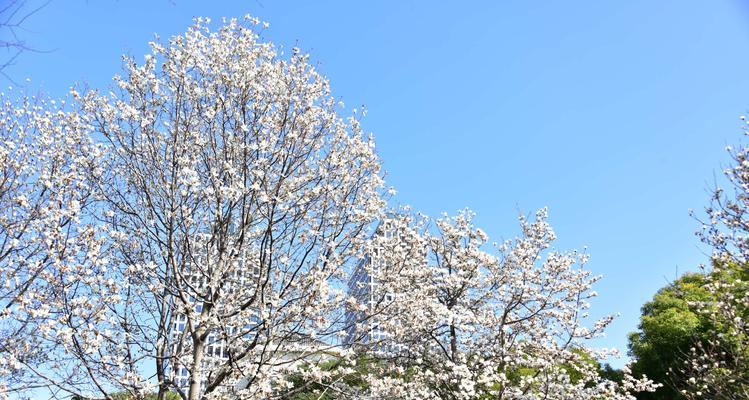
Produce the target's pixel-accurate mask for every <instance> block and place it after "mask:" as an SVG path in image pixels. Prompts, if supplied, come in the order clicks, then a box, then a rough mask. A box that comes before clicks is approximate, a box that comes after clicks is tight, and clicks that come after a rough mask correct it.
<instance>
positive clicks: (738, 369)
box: [674, 117, 749, 399]
mask: <svg viewBox="0 0 749 400" xmlns="http://www.w3.org/2000/svg"><path fill="white" fill-rule="evenodd" d="M742 120H745V118H744V117H742ZM745 134H749V132H748V131H745ZM726 150H727V151H728V152H729V154H730V155H731V158H732V161H733V162H732V164H731V165H729V166H728V167H727V168H726V169H725V170H724V171H723V173H724V175H725V177H726V178H727V180H728V183H729V190H728V191H726V190H724V189H722V188H720V187H718V188H716V189H715V191H714V192H713V196H712V202H711V204H710V206H709V207H707V209H706V214H707V219H706V220H705V221H703V222H702V230H701V231H700V232H698V236H699V237H700V238H701V239H702V241H703V242H704V243H706V244H708V245H710V246H711V247H712V250H713V253H712V257H711V258H712V259H711V261H712V262H711V264H712V266H713V269H712V271H710V273H708V274H706V280H707V283H706V288H707V289H708V290H709V292H710V293H711V295H712V298H713V299H714V301H711V302H702V303H695V304H693V306H694V307H695V308H696V309H698V310H700V311H701V312H702V313H704V314H705V315H706V316H707V317H708V318H710V320H711V321H712V322H713V325H714V326H716V327H720V331H719V332H718V331H716V332H715V335H714V337H712V338H711V339H710V340H707V341H700V342H696V343H695V346H694V347H693V348H692V349H690V352H689V354H686V355H685V357H683V365H679V366H676V367H675V368H674V370H675V373H678V374H679V375H680V376H684V377H685V379H686V381H687V382H688V385H687V387H685V388H680V389H681V390H682V393H683V394H684V395H685V396H686V397H687V398H690V399H703V398H704V399H707V398H709V399H746V398H749V324H748V320H749V269H747V267H746V266H747V265H749V147H746V146H741V147H740V148H738V149H734V148H732V147H730V146H729V147H727V148H726Z"/></svg>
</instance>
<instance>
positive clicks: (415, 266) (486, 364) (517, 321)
mask: <svg viewBox="0 0 749 400" xmlns="http://www.w3.org/2000/svg"><path fill="white" fill-rule="evenodd" d="M472 219H473V214H472V213H471V212H470V211H463V212H461V213H459V214H458V215H457V216H455V217H448V216H444V217H443V218H440V219H437V220H436V221H434V223H433V224H432V223H430V221H429V220H427V219H425V218H423V217H418V216H417V217H412V216H410V215H408V214H402V215H392V214H391V216H390V217H389V218H388V219H386V220H385V222H384V224H381V225H380V226H381V227H382V226H383V225H384V228H383V229H384V233H385V234H381V235H376V236H375V238H374V240H373V243H371V246H373V251H374V249H379V251H377V252H376V254H378V255H377V256H376V257H374V259H373V262H372V263H371V264H370V266H369V271H368V272H369V274H370V275H371V276H373V277H374V281H375V282H377V285H376V287H375V289H374V290H373V292H374V294H373V298H374V300H373V304H372V305H371V314H372V316H371V318H372V320H373V321H376V329H377V330H378V331H379V332H380V333H381V335H380V336H379V337H380V339H379V340H373V341H371V342H369V343H368V350H369V351H370V354H372V356H373V357H375V358H378V359H380V360H382V364H381V366H382V368H381V369H378V370H376V371H375V373H374V374H373V375H372V376H370V377H369V379H370V382H372V388H371V391H372V393H371V395H372V396H373V397H374V398H397V399H434V398H442V399H478V398H487V396H488V397H491V398H506V399H514V398H518V399H520V398H522V399H527V398H550V399H577V398H582V397H593V398H597V397H600V398H610V399H627V398H631V396H632V394H633V393H635V392H637V391H648V390H654V388H655V387H656V385H654V384H653V383H652V382H650V381H648V380H647V379H640V380H638V379H634V378H632V376H631V375H629V374H628V373H627V374H625V378H624V381H623V382H621V383H614V382H610V381H607V380H605V379H601V378H600V377H599V376H598V372H597V368H598V363H597V362H595V361H594V360H596V359H600V358H604V357H606V356H608V355H609V354H607V353H606V352H605V351H604V352H596V351H594V350H593V349H591V348H589V346H586V341H587V340H589V339H592V338H594V337H596V336H598V335H600V334H601V333H602V332H603V330H604V329H605V327H606V326H607V325H608V323H609V322H610V321H611V317H607V318H604V319H603V320H600V321H595V322H593V323H592V324H591V326H585V325H584V321H585V320H586V316H587V313H586V310H587V309H588V308H589V306H590V304H589V303H588V300H589V299H591V298H592V297H594V296H595V295H596V294H595V292H593V291H592V290H591V286H592V285H593V283H594V282H595V281H597V280H598V279H599V277H596V276H591V274H590V272H588V271H586V270H585V269H583V268H582V267H581V264H584V263H585V261H586V260H587V255H585V254H579V253H576V252H569V253H560V252H556V251H553V250H550V246H551V243H552V242H553V241H554V239H555V234H554V232H553V230H552V229H551V227H550V226H549V224H548V222H547V214H546V210H545V209H543V210H540V211H538V212H537V213H536V216H535V218H534V219H533V220H527V219H526V218H521V220H520V225H521V229H522V235H521V236H519V237H518V238H516V239H515V240H513V241H508V242H505V243H501V244H494V246H491V247H494V248H495V251H494V252H492V253H493V254H492V253H490V252H487V247H490V246H489V244H488V237H487V235H486V234H485V233H484V232H483V231H482V230H481V229H478V228H476V227H475V226H474V225H473V223H472ZM370 329H372V328H371V325H370Z"/></svg>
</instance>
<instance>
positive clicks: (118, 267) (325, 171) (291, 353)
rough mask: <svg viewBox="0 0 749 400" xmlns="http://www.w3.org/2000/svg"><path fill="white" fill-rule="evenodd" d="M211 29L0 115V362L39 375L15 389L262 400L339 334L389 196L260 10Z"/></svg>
mask: <svg viewBox="0 0 749 400" xmlns="http://www.w3.org/2000/svg"><path fill="white" fill-rule="evenodd" d="M207 24H208V21H204V20H200V19H198V20H197V23H196V25H195V26H193V27H192V28H190V29H189V30H188V31H187V32H186V33H185V34H183V35H180V36H176V37H173V38H172V39H170V40H169V41H168V42H167V43H164V44H161V43H152V44H151V48H152V53H151V54H150V55H148V56H146V58H145V62H144V63H143V64H141V65H139V64H137V63H136V62H135V60H133V59H129V58H127V59H126V61H125V73H124V75H123V76H122V77H116V78H115V83H116V88H114V89H113V90H112V91H110V92H109V93H107V94H104V95H100V94H99V93H97V92H95V91H90V92H86V93H77V92H75V91H74V92H73V96H74V97H75V99H76V100H77V103H78V104H79V112H78V113H74V114H60V115H57V114H55V115H54V117H55V118H56V120H52V121H46V120H44V118H47V117H46V116H41V117H38V116H36V115H35V114H33V111H32V115H31V116H29V117H27V116H26V115H27V111H25V110H24V109H21V110H19V111H15V110H10V111H8V112H6V114H5V115H4V120H3V123H4V124H5V125H4V129H3V139H4V140H5V139H6V136H7V140H8V141H7V143H4V144H3V146H4V147H2V153H1V154H2V155H3V157H6V158H7V159H8V160H9V161H10V162H5V159H3V161H4V162H3V163H2V165H3V168H5V169H4V171H5V175H4V176H5V177H7V179H6V180H4V181H3V182H2V191H1V192H0V194H2V196H3V197H2V200H3V211H2V212H3V214H2V215H3V220H2V224H3V229H4V230H3V231H2V235H3V236H2V237H0V240H4V242H5V243H6V244H3V247H2V254H3V255H4V258H3V263H2V267H3V271H2V273H3V275H4V276H3V278H6V277H7V278H8V281H10V282H12V283H11V284H10V287H9V288H8V289H7V292H6V293H7V294H6V295H5V298H7V303H8V307H6V308H5V309H6V310H12V312H11V313H10V314H8V312H6V314H4V318H5V319H4V324H5V326H4V329H5V330H6V331H7V333H8V335H6V336H7V337H8V339H7V340H6V342H4V343H3V348H4V349H6V350H7V349H11V352H12V354H10V355H6V354H3V358H2V359H0V366H2V372H3V373H5V376H6V377H7V376H10V375H8V373H9V372H13V371H15V370H16V369H18V370H23V372H25V373H26V375H28V371H31V375H33V376H31V377H30V378H29V380H28V381H23V382H21V381H18V385H16V386H17V389H22V388H24V387H26V388H28V387H31V386H35V385H37V386H44V387H47V388H49V389H50V390H52V391H53V392H55V391H59V392H60V393H62V395H77V396H80V397H87V398H109V397H111V395H112V393H115V392H125V393H127V394H128V395H130V396H133V397H134V398H141V397H143V396H144V395H145V394H146V393H149V392H153V391H155V392H156V393H157V395H158V397H159V398H164V397H165V396H166V394H167V393H168V392H170V391H173V392H177V393H179V395H180V396H181V397H183V398H185V399H198V398H201V397H202V398H219V397H236V396H239V397H241V398H267V397H268V396H270V394H271V391H272V390H276V391H277V390H278V385H277V384H275V383H274V380H275V379H276V377H277V376H279V375H280V374H282V372H283V371H284V370H286V369H288V368H291V367H293V366H294V365H296V364H297V363H298V360H299V359H300V358H304V359H305V360H307V362H309V360H311V359H314V358H315V355H316V354H320V356H319V357H318V358H320V359H322V358H324V357H323V356H322V355H329V354H331V353H335V351H334V350H335V349H336V348H337V347H340V343H341V340H340V336H341V334H342V332H343V329H344V328H345V326H344V322H343V319H342V315H343V314H342V307H341V305H342V303H343V298H344V292H343V291H342V289H341V288H342V287H343V284H342V282H345V279H346V271H347V269H348V267H349V266H350V265H351V264H352V263H353V262H354V261H355V260H356V258H357V257H358V256H359V255H361V250H362V246H363V242H364V240H365V239H366V238H367V237H368V236H369V234H368V232H367V227H369V226H371V224H372V222H373V220H375V219H376V218H377V216H378V213H379V210H380V209H381V208H382V206H383V202H382V200H381V198H380V192H381V187H382V183H383V182H382V179H381V176H380V172H379V169H380V166H379V161H378V158H377V156H376V154H375V152H374V145H373V142H372V141H371V140H370V139H369V138H367V137H365V136H364V135H363V133H362V132H361V129H360V128H359V124H358V122H357V120H355V119H353V118H349V119H345V120H344V119H342V118H341V117H340V116H339V115H338V114H337V112H336V108H337V106H338V104H337V102H336V101H334V99H333V98H332V96H331V95H330V89H329V85H328V82H327V81H326V80H325V79H324V78H323V77H322V76H320V75H319V74H318V73H317V72H316V71H315V69H314V68H313V67H311V66H310V65H309V63H308V61H307V56H305V55H302V54H300V53H299V52H298V51H296V50H294V51H293V54H291V56H290V57H289V58H288V59H285V58H283V57H280V56H279V54H278V52H277V51H276V50H275V49H274V47H273V46H272V45H271V44H269V43H264V42H261V41H260V40H259V38H258V33H257V25H258V21H256V20H252V19H249V18H248V19H246V21H245V22H243V23H240V22H238V21H236V20H231V21H227V22H226V23H225V24H224V25H223V26H222V27H221V28H220V29H218V30H217V31H215V32H211V31H210V30H209V28H208V26H207ZM27 108H28V107H27ZM16 114H18V115H16ZM21 118H28V119H30V120H31V121H32V122H30V123H29V124H31V125H34V124H36V125H40V126H38V127H37V126H36V125H34V126H33V128H35V129H37V130H38V131H39V132H37V133H33V132H27V130H28V129H26V128H23V127H21V128H15V125H14V124H19V123H20V122H17V121H19V120H20V119H21ZM39 120H43V121H42V122H44V123H42V122H39ZM45 124H46V125H45ZM67 125H71V127H70V128H67ZM14 129H15V130H14ZM45 129H46V130H45ZM68 131H70V132H72V134H70V135H69V132H68ZM89 137H90V138H93V139H88V138H89ZM14 140H15V141H14ZM24 140H34V141H35V142H38V144H35V145H33V146H29V147H28V149H26V148H25V147H21V145H23V142H24ZM88 140H94V141H95V142H96V143H97V146H95V147H93V148H94V149H99V148H101V149H102V152H101V154H99V152H98V151H92V150H91V149H88V148H83V146H84V144H86V143H88V142H87V141H88ZM80 143H83V144H80ZM35 146H36V147H35ZM92 146H93V145H92ZM14 148H16V149H17V150H14ZM24 152H26V153H29V154H28V155H27V154H26V153H24ZM69 154H72V155H69ZM76 155H79V156H78V158H74V157H76ZM27 158H31V159H32V162H30V161H27V160H26V159H27ZM36 158H39V161H38V162H37V163H36V164H35V163H34V162H33V161H36ZM47 158H49V160H48V159H47ZM92 158H95V159H92ZM55 163H56V164H55ZM76 163H81V164H85V166H87V167H88V168H87V169H86V168H83V166H78V164H76ZM37 164H38V165H37ZM69 170H70V172H69ZM65 174H70V175H71V177H69V178H68V177H67V175H65ZM48 180H52V183H49V184H48V183H47V182H48ZM8 181H10V184H6V182H8ZM15 181H18V182H19V183H18V184H15V183H13V182H15ZM79 181H80V183H79ZM48 185H52V186H50V188H51V189H47V187H48ZM6 186H7V189H6ZM52 189H56V190H57V189H59V190H61V192H60V193H59V194H58V193H57V191H53V190H52ZM63 189H64V190H63ZM47 190H49V191H47ZM65 190H69V191H70V192H71V193H70V194H68V193H67V192H66V191H65ZM58 197H60V199H58ZM6 199H7V200H6ZM84 199H85V204H84V201H83V200H84ZM6 203H7V206H6ZM83 208H85V210H87V211H86V213H85V214H86V216H85V218H82V217H79V216H78V214H76V213H80V212H81V211H80V210H81V209H83ZM37 209H38V211H37ZM37 214H39V215H37ZM47 214H49V215H47ZM6 215H7V217H6ZM6 220H7V221H8V222H7V223H6ZM37 220H39V221H40V222H38V223H37V222H36V221H37ZM29 221H30V222H29ZM36 224H38V225H39V226H37V225H36ZM56 224H57V225H56ZM89 224H90V225H91V226H92V227H93V228H91V229H86V227H87V226H88V225H89ZM58 225H59V226H58ZM6 226H7V227H8V228H6ZM24 229H25V230H26V231H28V233H26V232H25V231H23V230H24ZM53 234H54V235H56V236H55V237H54V238H52V239H48V236H50V235H53ZM58 236H59V237H58ZM55 240H57V241H61V243H59V244H58V242H57V241H55ZM70 241H73V242H74V243H73V244H71V243H67V242H70ZM37 242H39V244H38V245H37ZM7 243H10V244H9V245H8V244H7ZM7 246H10V247H7ZM35 246H36V247H39V249H38V250H37V248H36V247H35ZM55 246H59V247H60V249H58V248H57V247H55ZM76 246H77V247H76ZM58 253H61V254H58ZM6 254H8V255H7V256H5V255H6ZM22 259H24V260H25V259H28V260H29V261H28V262H23V263H22V262H21V260H22ZM68 264H70V266H69V265H68ZM44 268H47V269H46V270H44V271H47V270H49V276H47V275H41V274H40V273H39V272H37V271H38V270H40V269H44ZM18 299H22V302H19V300H18ZM37 317H39V318H41V320H39V321H38V322H37ZM6 321H7V322H6ZM40 328H41V329H40ZM22 330H23V335H22V336H21V337H20V338H19V335H17V333H19V332H21V331H22ZM14 338H19V339H18V340H19V341H20V344H16V343H12V342H10V341H12V340H14ZM37 344H41V345H42V347H41V348H42V349H43V350H44V354H43V355H40V356H39V357H38V360H37V358H34V359H33V361H35V362H36V361H39V363H38V364H39V365H38V366H37V364H32V362H31V361H32V360H31V359H30V356H24V354H23V353H24V351H25V350H24V349H29V348H38V347H36V346H37ZM27 360H28V361H27ZM19 363H20V364H21V365H20V366H19ZM178 372H179V374H181V376H175V374H176V373H178ZM16 375H18V374H16ZM18 376H20V375H18ZM183 377H184V378H186V381H187V384H186V385H180V384H178V378H183ZM32 378H33V379H32ZM14 379H15V378H14ZM11 383H14V384H15V383H16V381H15V380H14V381H12V382H11Z"/></svg>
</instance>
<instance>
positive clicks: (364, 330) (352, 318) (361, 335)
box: [344, 219, 395, 349]
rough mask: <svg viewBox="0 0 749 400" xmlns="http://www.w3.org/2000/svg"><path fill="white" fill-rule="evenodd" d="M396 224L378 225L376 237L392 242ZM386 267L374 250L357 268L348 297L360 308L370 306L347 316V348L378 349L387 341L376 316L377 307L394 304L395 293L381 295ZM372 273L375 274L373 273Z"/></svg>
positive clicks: (349, 284)
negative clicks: (379, 275) (382, 271)
mask: <svg viewBox="0 0 749 400" xmlns="http://www.w3.org/2000/svg"><path fill="white" fill-rule="evenodd" d="M394 234H395V233H394V229H393V227H392V224H391V222H390V221H388V220H387V219H386V220H385V221H383V222H381V223H380V224H378V226H377V228H376V229H375V233H374V235H377V236H384V238H386V239H390V238H392V237H393V235H394ZM382 267H383V260H382V258H381V257H380V250H379V249H378V248H374V249H372V251H371V252H370V253H367V254H365V256H364V258H363V259H362V260H361V261H360V262H359V264H357V266H356V268H354V271H353V273H352V274H351V277H350V278H349V281H348V288H347V289H348V293H349V295H351V296H353V297H354V298H355V299H356V301H357V303H358V304H363V305H365V306H366V311H353V310H347V311H346V315H345V321H346V322H345V324H346V325H345V326H346V339H345V342H344V344H345V345H347V346H352V345H354V344H363V345H372V346H373V347H374V348H375V349H376V348H378V347H379V344H378V343H379V342H381V341H382V340H383V339H385V338H386V332H385V331H384V330H383V329H381V328H380V320H379V318H380V317H378V316H377V315H372V314H373V310H375V307H376V306H377V303H379V302H382V301H383V300H384V301H386V302H390V301H392V300H393V296H394V295H393V294H392V293H385V294H384V295H383V294H382V293H380V290H379V289H380V287H379V283H378V282H377V278H376V276H372V274H374V275H377V273H378V272H379V270H380V268H382ZM370 272H371V273H370Z"/></svg>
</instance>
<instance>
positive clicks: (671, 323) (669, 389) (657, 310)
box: [629, 274, 715, 399]
mask: <svg viewBox="0 0 749 400" xmlns="http://www.w3.org/2000/svg"><path fill="white" fill-rule="evenodd" d="M705 284H706V279H705V276H704V275H702V274H686V275H684V276H682V277H681V278H679V279H677V280H676V281H674V282H673V283H671V284H669V285H668V286H666V287H664V288H663V289H661V290H659V291H658V292H657V293H656V294H655V296H653V300H651V301H649V302H647V303H645V305H644V306H642V316H641V317H640V325H639V328H640V330H639V331H638V332H634V333H631V334H630V335H629V353H630V355H631V356H632V357H633V358H634V359H635V364H634V365H633V368H632V372H633V373H634V374H635V376H641V375H647V376H648V377H649V378H651V379H653V380H654V381H656V382H659V383H663V384H664V386H663V387H661V388H659V389H658V390H657V391H656V392H654V393H641V394H640V395H639V396H638V398H640V399H682V398H683V397H682V396H681V395H680V394H679V392H678V391H677V390H675V389H674V387H673V386H674V384H675V385H676V386H677V387H678V386H679V382H672V381H673V380H674V379H675V378H676V377H675V375H674V374H673V373H669V368H678V365H677V363H679V362H680V361H681V360H682V358H683V357H684V356H685V355H686V354H687V352H688V351H689V348H690V347H692V345H693V344H694V342H695V340H701V339H704V338H705V337H706V336H707V335H709V334H711V332H713V331H714V330H715V329H714V327H713V326H712V323H711V321H710V320H709V318H707V317H706V316H705V315H704V314H700V313H698V312H697V311H696V310H695V308H694V307H693V306H690V304H689V303H690V302H706V301H711V300H712V296H711V294H710V292H709V291H708V290H707V289H706V288H705Z"/></svg>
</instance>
